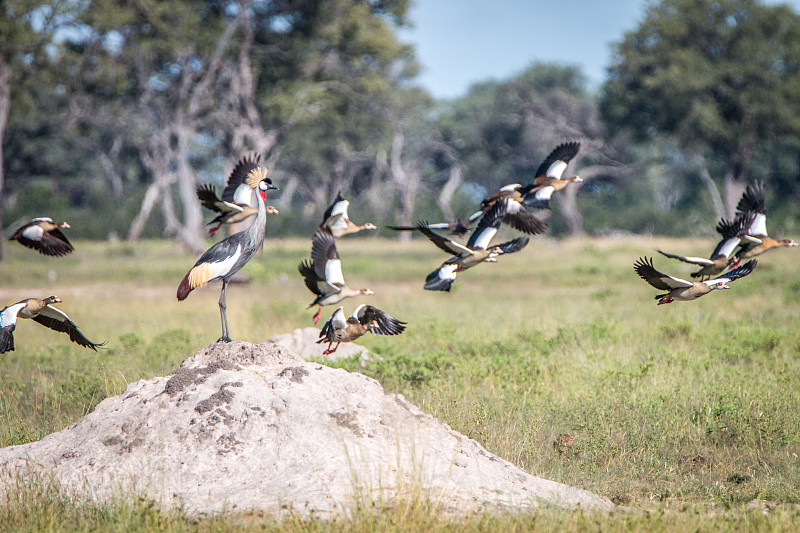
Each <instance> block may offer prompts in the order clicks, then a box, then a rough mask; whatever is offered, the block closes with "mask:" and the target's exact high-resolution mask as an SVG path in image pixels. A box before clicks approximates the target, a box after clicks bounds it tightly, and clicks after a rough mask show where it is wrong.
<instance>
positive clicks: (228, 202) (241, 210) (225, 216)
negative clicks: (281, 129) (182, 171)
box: [197, 154, 278, 237]
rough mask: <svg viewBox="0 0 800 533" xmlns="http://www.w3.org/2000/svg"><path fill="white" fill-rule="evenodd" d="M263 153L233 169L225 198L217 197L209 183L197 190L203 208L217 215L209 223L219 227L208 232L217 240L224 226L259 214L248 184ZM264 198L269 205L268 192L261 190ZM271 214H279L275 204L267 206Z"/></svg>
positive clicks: (243, 158)
mask: <svg viewBox="0 0 800 533" xmlns="http://www.w3.org/2000/svg"><path fill="white" fill-rule="evenodd" d="M260 159H261V155H260V154H256V155H251V156H244V157H242V158H241V159H240V160H239V161H238V162H237V163H236V166H235V167H233V170H232V171H231V174H230V176H228V181H227V185H226V186H225V189H224V190H223V191H222V198H219V197H217V193H216V192H215V191H214V187H213V186H212V185H209V184H205V185H201V186H200V187H198V188H197V198H198V199H199V200H200V203H202V204H203V207H205V208H206V209H208V210H210V211H213V212H215V213H217V216H216V217H214V219H213V220H211V222H209V223H208V224H209V225H211V224H216V226H215V227H213V228H209V229H208V234H209V236H211V237H213V236H214V235H216V234H217V232H219V228H220V227H221V226H222V225H223V224H236V223H238V222H244V221H245V220H247V219H248V218H250V217H252V216H256V214H257V213H258V204H257V202H256V195H255V194H254V191H253V189H251V188H250V187H249V186H248V185H247V184H246V183H245V179H246V178H247V175H248V174H249V173H250V171H252V170H254V169H256V168H258V166H259V160H260ZM258 194H260V195H261V199H262V200H263V201H264V202H266V201H267V197H266V191H259V192H258ZM266 209H267V213H270V214H273V215H277V214H278V210H277V209H275V208H274V207H272V206H271V205H268V206H266Z"/></svg>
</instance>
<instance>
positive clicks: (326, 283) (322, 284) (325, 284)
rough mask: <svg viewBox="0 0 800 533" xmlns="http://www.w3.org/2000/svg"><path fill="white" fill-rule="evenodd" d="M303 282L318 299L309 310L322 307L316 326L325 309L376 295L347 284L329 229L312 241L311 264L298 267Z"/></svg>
mask: <svg viewBox="0 0 800 533" xmlns="http://www.w3.org/2000/svg"><path fill="white" fill-rule="evenodd" d="M297 270H298V272H300V275H301V276H303V281H304V282H305V284H306V287H308V290H310V291H311V292H312V293H314V294H315V295H316V296H317V297H316V298H315V299H314V301H313V302H311V303H310V304H309V305H308V307H314V306H315V305H318V306H319V309H317V313H316V314H315V315H314V324H316V323H317V322H319V317H320V315H322V307H323V306H325V305H334V304H338V303H339V302H341V301H342V300H344V299H345V298H351V297H353V296H359V295H362V294H363V295H365V296H368V295H371V294H375V293H374V292H372V291H371V290H370V289H352V288H350V287H348V286H347V284H345V282H344V275H343V274H342V261H341V259H340V258H339V252H337V251H336V241H335V240H334V238H333V234H332V233H331V231H330V230H329V229H328V228H325V227H320V228H319V229H317V231H316V232H315V233H314V237H312V239H311V261H310V262H309V261H308V260H304V261H302V262H301V263H300V264H299V265H298V266H297Z"/></svg>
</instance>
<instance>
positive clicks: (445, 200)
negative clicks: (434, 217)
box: [436, 164, 464, 222]
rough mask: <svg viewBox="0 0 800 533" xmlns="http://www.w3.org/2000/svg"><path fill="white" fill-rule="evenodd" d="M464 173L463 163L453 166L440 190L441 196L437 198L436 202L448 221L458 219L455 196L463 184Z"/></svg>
mask: <svg viewBox="0 0 800 533" xmlns="http://www.w3.org/2000/svg"><path fill="white" fill-rule="evenodd" d="M463 175H464V169H463V168H462V167H461V165H457V164H456V165H453V166H451V167H450V176H449V177H448V178H447V182H446V183H445V184H444V187H442V190H441V191H440V192H439V197H438V198H437V199H436V203H437V204H438V205H439V208H440V209H441V210H442V214H444V217H445V220H446V221H448V222H451V221H454V220H455V219H456V217H455V215H454V214H453V196H454V195H455V193H456V190H458V187H459V186H460V185H461V182H462V180H463Z"/></svg>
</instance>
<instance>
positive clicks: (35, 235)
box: [22, 226, 44, 241]
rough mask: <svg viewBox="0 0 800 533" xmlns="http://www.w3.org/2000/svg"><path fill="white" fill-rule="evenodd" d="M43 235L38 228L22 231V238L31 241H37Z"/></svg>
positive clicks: (33, 227) (31, 227)
mask: <svg viewBox="0 0 800 533" xmlns="http://www.w3.org/2000/svg"><path fill="white" fill-rule="evenodd" d="M42 235H44V230H43V229H42V228H40V227H39V226H30V227H28V228H25V229H24V230H23V231H22V236H23V237H25V238H26V239H30V240H32V241H38V240H39V239H41V238H42Z"/></svg>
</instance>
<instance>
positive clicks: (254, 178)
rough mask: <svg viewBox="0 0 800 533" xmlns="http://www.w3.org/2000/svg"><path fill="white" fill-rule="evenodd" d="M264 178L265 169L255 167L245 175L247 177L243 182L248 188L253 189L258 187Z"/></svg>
mask: <svg viewBox="0 0 800 533" xmlns="http://www.w3.org/2000/svg"><path fill="white" fill-rule="evenodd" d="M266 177H267V169H266V168H264V167H256V168H254V169H253V170H251V171H250V172H249V173H248V174H247V177H246V178H245V180H244V181H245V183H247V185H248V186H249V187H251V188H253V189H255V188H257V187H258V184H259V183H260V182H261V180H263V179H265V178H266Z"/></svg>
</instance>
